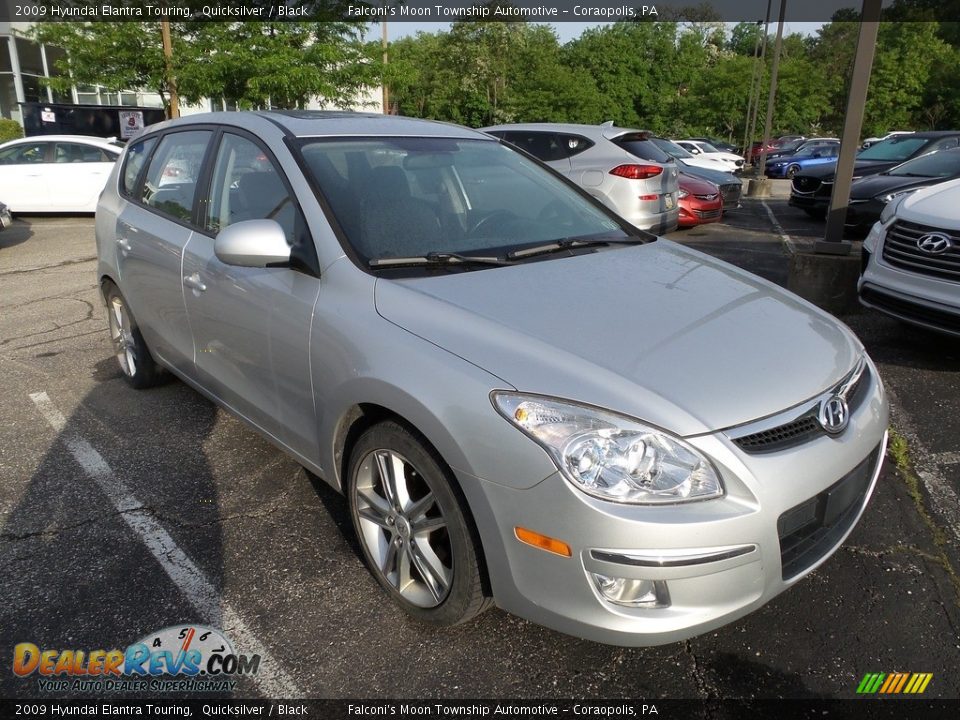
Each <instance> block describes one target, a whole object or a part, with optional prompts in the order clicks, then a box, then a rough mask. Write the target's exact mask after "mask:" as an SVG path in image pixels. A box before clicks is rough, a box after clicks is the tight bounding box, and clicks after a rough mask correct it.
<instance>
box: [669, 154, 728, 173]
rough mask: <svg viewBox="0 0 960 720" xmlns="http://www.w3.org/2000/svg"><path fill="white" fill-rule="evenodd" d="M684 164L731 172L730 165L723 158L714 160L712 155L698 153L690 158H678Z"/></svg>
mask: <svg viewBox="0 0 960 720" xmlns="http://www.w3.org/2000/svg"><path fill="white" fill-rule="evenodd" d="M677 159H678V160H679V161H680V162H682V163H683V164H684V165H690V166H692V167H697V168H705V169H707V170H718V171H720V172H729V167H730V165H729V164H728V163H725V162H724V161H723V160H714V159H712V158H710V157H704V156H703V155H697V156H696V157H690V158H677Z"/></svg>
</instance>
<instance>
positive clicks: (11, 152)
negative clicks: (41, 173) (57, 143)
mask: <svg viewBox="0 0 960 720" xmlns="http://www.w3.org/2000/svg"><path fill="white" fill-rule="evenodd" d="M47 146H48V143H45V142H38V143H22V144H20V145H14V146H13V147H9V148H6V149H5V150H0V165H27V164H32V163H42V162H44V161H45V159H46V158H45V156H46V154H47Z"/></svg>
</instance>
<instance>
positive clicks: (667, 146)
mask: <svg viewBox="0 0 960 720" xmlns="http://www.w3.org/2000/svg"><path fill="white" fill-rule="evenodd" d="M650 139H651V140H652V141H653V142H654V144H656V146H657V147H658V148H660V149H661V150H663V151H664V152H665V153H666V154H667V155H670V156H671V157H675V158H683V159H684V160H686V159H687V158H692V157H693V155H692V154H691V153H688V152H687V151H686V150H684V149H683V148H682V147H680V146H679V145H677V144H676V143H675V142H670V141H669V140H665V139H663V138H650Z"/></svg>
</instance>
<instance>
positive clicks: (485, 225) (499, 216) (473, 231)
mask: <svg viewBox="0 0 960 720" xmlns="http://www.w3.org/2000/svg"><path fill="white" fill-rule="evenodd" d="M516 220H517V216H516V214H515V213H512V212H510V211H509V210H494V211H493V212H492V213H490V214H489V215H484V216H483V217H482V218H480V219H479V220H477V222H475V223H474V224H473V227H471V228H470V229H469V230H468V231H467V237H475V236H477V235H479V236H481V237H482V233H483V232H484V231H487V230H489V229H490V227H491V226H495V225H497V224H506V223H512V222H515V221H516Z"/></svg>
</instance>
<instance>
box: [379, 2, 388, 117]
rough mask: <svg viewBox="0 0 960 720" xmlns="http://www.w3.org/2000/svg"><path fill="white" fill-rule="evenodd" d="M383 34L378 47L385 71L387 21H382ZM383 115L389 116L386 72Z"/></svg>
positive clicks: (386, 59) (386, 60)
mask: <svg viewBox="0 0 960 720" xmlns="http://www.w3.org/2000/svg"><path fill="white" fill-rule="evenodd" d="M382 25H383V34H382V35H381V36H380V46H381V47H382V48H383V67H384V70H386V67H387V62H388V56H387V21H386V20H384V21H383V23H382ZM383 114H384V115H389V114H390V88H389V87H387V78H386V72H384V77H383Z"/></svg>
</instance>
